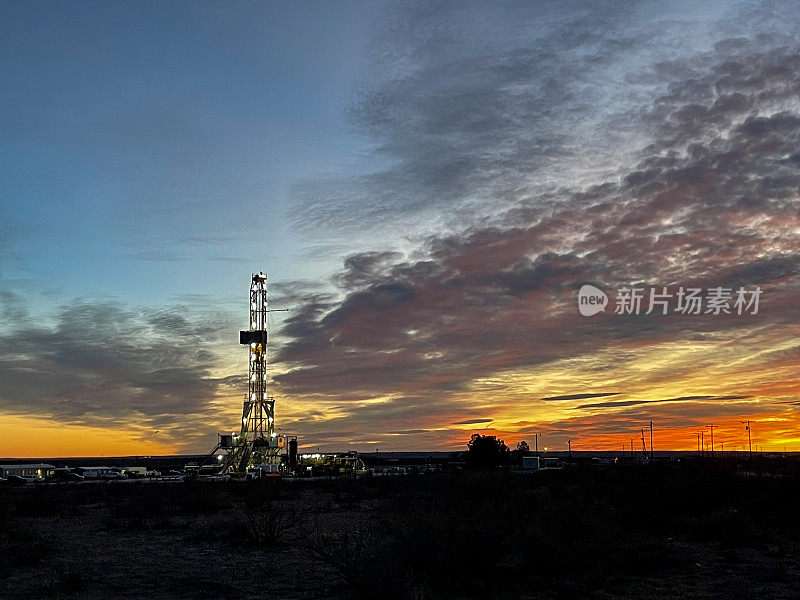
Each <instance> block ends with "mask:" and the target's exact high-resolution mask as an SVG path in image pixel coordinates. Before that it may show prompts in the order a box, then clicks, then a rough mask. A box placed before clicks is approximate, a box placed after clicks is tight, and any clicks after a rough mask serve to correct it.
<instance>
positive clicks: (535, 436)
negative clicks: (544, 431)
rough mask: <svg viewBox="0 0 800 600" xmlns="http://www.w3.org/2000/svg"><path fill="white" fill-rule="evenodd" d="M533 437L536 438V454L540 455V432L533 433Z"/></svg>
mask: <svg viewBox="0 0 800 600" xmlns="http://www.w3.org/2000/svg"><path fill="white" fill-rule="evenodd" d="M533 438H534V440H535V443H536V456H539V434H538V433H534V434H533Z"/></svg>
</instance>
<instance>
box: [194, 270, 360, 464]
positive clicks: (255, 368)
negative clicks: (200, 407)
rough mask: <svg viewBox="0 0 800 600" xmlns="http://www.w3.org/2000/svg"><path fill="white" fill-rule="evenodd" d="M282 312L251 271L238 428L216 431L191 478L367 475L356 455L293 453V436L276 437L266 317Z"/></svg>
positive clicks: (242, 335)
mask: <svg viewBox="0 0 800 600" xmlns="http://www.w3.org/2000/svg"><path fill="white" fill-rule="evenodd" d="M286 310H287V309H283V308H278V309H270V308H269V304H268V301H267V276H266V274H265V273H254V274H253V276H252V279H251V282H250V328H249V329H247V330H245V331H240V332H239V343H240V344H243V345H246V346H247V347H248V357H249V361H248V364H249V367H248V371H247V375H248V377H247V396H245V398H244V402H243V404H242V419H241V428H240V430H239V431H238V432H232V433H220V434H219V443H218V444H217V446H216V447H215V448H214V450H213V451H212V452H211V454H209V456H208V460H209V461H210V462H212V464H207V463H205V464H201V465H199V466H195V467H194V472H195V474H197V475H199V473H200V472H201V470H203V469H204V467H205V468H209V470H210V471H211V472H213V473H215V474H219V475H230V476H233V477H246V478H248V479H254V478H260V477H263V476H265V475H305V476H309V475H328V476H331V475H336V476H341V475H345V476H347V475H350V476H356V475H361V474H365V473H366V472H367V471H366V469H365V467H364V463H363V461H362V460H361V459H360V458H359V457H358V453H357V452H335V453H325V454H319V453H317V454H303V455H298V452H297V436H294V435H285V434H280V435H279V434H276V432H275V398H274V397H273V396H270V395H269V392H268V390H267V383H268V378H267V341H268V319H267V317H268V315H269V313H271V312H276V311H286Z"/></svg>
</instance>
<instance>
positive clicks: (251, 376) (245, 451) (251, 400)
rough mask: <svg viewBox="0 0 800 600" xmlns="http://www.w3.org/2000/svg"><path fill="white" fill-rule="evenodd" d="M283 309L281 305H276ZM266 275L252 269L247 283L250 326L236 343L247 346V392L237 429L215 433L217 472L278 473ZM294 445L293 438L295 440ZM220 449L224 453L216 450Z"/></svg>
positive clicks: (278, 442) (279, 446)
mask: <svg viewBox="0 0 800 600" xmlns="http://www.w3.org/2000/svg"><path fill="white" fill-rule="evenodd" d="M277 310H285V309H277ZM270 312H274V311H273V310H270V309H269V305H268V303H267V276H266V274H264V273H255V274H253V276H252V279H251V283H250V328H249V329H247V330H245V331H240V332H239V343H240V344H243V345H246V346H247V347H248V358H249V367H248V372H247V375H248V377H247V379H248V380H247V396H245V398H244V403H243V404H242V420H241V428H240V430H239V432H238V433H236V432H234V433H230V434H227V433H221V434H219V444H218V445H217V447H216V448H215V449H214V451H213V452H212V456H214V455H216V459H217V463H218V466H219V467H220V469H219V471H218V472H219V473H228V474H241V475H244V474H247V473H249V472H250V471H251V470H253V469H258V471H259V473H263V472H267V473H279V472H280V465H281V456H280V452H281V450H282V449H283V448H284V446H285V438H284V436H279V435H276V433H275V398H274V397H272V396H270V395H269V394H268V392H267V337H268V334H267V315H268V314H269V313H270ZM295 447H296V442H295ZM220 451H224V452H225V454H217V452H220Z"/></svg>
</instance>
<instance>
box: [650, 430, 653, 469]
mask: <svg viewBox="0 0 800 600" xmlns="http://www.w3.org/2000/svg"><path fill="white" fill-rule="evenodd" d="M650 462H653V422H652V421H650Z"/></svg>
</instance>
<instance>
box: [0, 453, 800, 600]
mask: <svg viewBox="0 0 800 600" xmlns="http://www.w3.org/2000/svg"><path fill="white" fill-rule="evenodd" d="M798 492H800V478H798V470H797V467H796V464H793V463H791V462H787V461H773V463H771V464H769V465H763V464H761V465H749V466H748V465H744V466H743V465H728V466H726V465H720V464H711V463H707V464H703V465H701V464H699V463H698V462H691V461H690V462H684V463H680V464H668V465H657V464H656V465H603V466H591V465H584V466H578V467H575V468H568V469H560V470H553V471H542V472H538V473H521V472H514V471H512V470H510V469H493V470H483V471H470V470H455V471H452V472H444V473H432V474H424V475H407V476H396V477H372V478H366V479H359V480H350V479H338V480H337V479H331V480H310V481H309V480H295V481H289V480H280V479H272V480H266V481H257V482H202V481H200V482H180V483H166V482H164V483H158V482H127V483H124V484H123V483H118V482H106V483H96V484H89V483H79V484H52V485H41V486H23V487H8V486H6V487H3V488H2V489H0V597H2V598H147V599H149V600H155V599H162V598H167V599H168V598H233V599H236V598H267V599H272V598H275V599H278V598H280V599H282V600H290V599H315V600H316V599H320V600H322V599H340V598H341V599H345V598H347V599H350V598H352V599H357V598H375V599H378V598H389V599H391V598H397V599H401V598H408V599H416V600H421V599H441V598H444V599H447V598H498V599H506V598H509V599H510V598H529V599H534V598H536V599H539V598H541V599H557V598H597V599H609V600H610V599H638V598H642V599H644V598H647V599H666V598H698V599H699V598H720V599H722V598H725V599H729V598H741V599H748V598H752V599H758V600H764V599H770V598H797V597H800V546H799V545H798V543H799V542H800V513H798V510H797V509H798V504H797V503H798V497H800V496H798Z"/></svg>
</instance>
